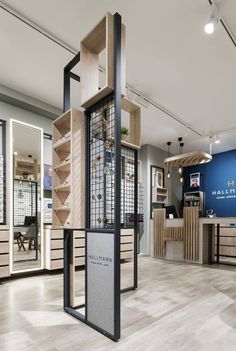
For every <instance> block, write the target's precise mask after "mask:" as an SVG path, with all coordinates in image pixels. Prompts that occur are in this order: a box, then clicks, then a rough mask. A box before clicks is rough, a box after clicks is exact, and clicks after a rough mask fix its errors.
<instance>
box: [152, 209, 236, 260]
mask: <svg viewBox="0 0 236 351" xmlns="http://www.w3.org/2000/svg"><path fill="white" fill-rule="evenodd" d="M221 227H222V229H220V228H221ZM150 228H151V231H150V249H151V250H150V251H151V256H152V257H160V258H164V259H168V260H174V261H186V262H194V263H198V264H211V263H213V262H215V260H216V259H215V245H216V237H217V236H216V233H217V228H218V229H219V230H226V229H227V231H229V230H231V231H232V230H234V232H235V231H236V217H214V218H199V217H198V209H197V208H194V207H189V208H184V218H175V219H166V218H165V209H157V210H154V219H151V223H150ZM218 233H219V231H218ZM230 237H231V235H229V236H228V239H227V240H229V238H230ZM225 246H227V245H225ZM228 246H230V245H228Z"/></svg>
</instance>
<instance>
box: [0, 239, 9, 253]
mask: <svg viewBox="0 0 236 351" xmlns="http://www.w3.org/2000/svg"><path fill="white" fill-rule="evenodd" d="M8 253H9V243H8V242H0V254H8Z"/></svg>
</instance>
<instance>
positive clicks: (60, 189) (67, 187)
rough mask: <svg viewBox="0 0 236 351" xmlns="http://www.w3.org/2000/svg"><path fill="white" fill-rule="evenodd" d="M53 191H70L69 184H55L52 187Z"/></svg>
mask: <svg viewBox="0 0 236 351" xmlns="http://www.w3.org/2000/svg"><path fill="white" fill-rule="evenodd" d="M53 190H54V191H56V192H58V191H64V192H70V185H68V184H67V185H60V186H56V187H54V189H53Z"/></svg>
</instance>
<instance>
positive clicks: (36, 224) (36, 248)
mask: <svg viewBox="0 0 236 351" xmlns="http://www.w3.org/2000/svg"><path fill="white" fill-rule="evenodd" d="M15 181H19V182H22V181H23V182H26V183H31V189H32V184H34V186H35V230H36V242H35V243H34V246H35V258H31V259H25V260H16V261H15V260H14V263H15V262H26V261H37V260H38V255H39V254H38V227H39V224H38V182H36V181H33V180H27V179H23V180H22V179H13V203H14V194H15V193H14V182H15ZM32 194H33V192H32V190H31V198H32ZM40 201H41V200H40ZM31 203H32V201H31ZM12 210H13V226H14V228H17V227H18V225H14V218H15V217H14V206H13V209H12ZM31 215H32V209H31ZM41 215H42V213H41ZM19 227H24V225H19ZM26 227H27V228H29V227H28V226H26Z"/></svg>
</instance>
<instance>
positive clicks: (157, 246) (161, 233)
mask: <svg viewBox="0 0 236 351" xmlns="http://www.w3.org/2000/svg"><path fill="white" fill-rule="evenodd" d="M165 223H166V210H165V209H157V210H154V255H155V256H160V257H164V256H165V242H164V240H163V238H164V237H165Z"/></svg>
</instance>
